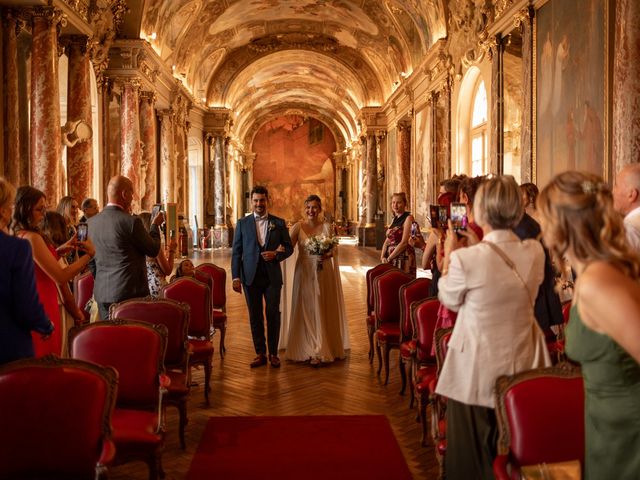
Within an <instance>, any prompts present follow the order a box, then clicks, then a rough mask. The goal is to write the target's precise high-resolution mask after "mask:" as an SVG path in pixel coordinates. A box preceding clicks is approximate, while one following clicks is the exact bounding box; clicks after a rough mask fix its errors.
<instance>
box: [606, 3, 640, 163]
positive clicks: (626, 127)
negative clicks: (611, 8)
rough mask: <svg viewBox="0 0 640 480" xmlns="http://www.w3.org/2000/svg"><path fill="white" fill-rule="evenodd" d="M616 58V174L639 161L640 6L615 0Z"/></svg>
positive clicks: (614, 77) (614, 158)
mask: <svg viewBox="0 0 640 480" xmlns="http://www.w3.org/2000/svg"><path fill="white" fill-rule="evenodd" d="M615 18H616V26H615V48H614V49H613V51H614V58H613V126H612V129H611V131H612V134H613V138H612V140H613V156H612V158H613V162H612V163H613V165H612V167H613V168H612V170H613V172H614V175H615V173H617V172H618V171H620V169H621V168H623V167H624V166H625V165H628V164H629V163H637V162H638V159H639V158H640V104H639V103H638V100H637V99H638V98H640V3H639V2H637V1H636V0H616V12H615Z"/></svg>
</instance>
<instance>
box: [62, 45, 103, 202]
mask: <svg viewBox="0 0 640 480" xmlns="http://www.w3.org/2000/svg"><path fill="white" fill-rule="evenodd" d="M67 52H68V56H69V75H68V92H69V95H68V96H69V98H68V101H67V120H68V121H69V122H74V121H76V120H83V121H84V122H86V123H87V124H89V125H91V77H90V72H89V68H91V66H90V62H89V55H88V53H87V38H86V37H81V36H77V37H76V36H74V37H70V38H68V41H67ZM95 134H96V133H95V132H94V135H95ZM92 147H93V145H92V143H91V142H90V141H88V142H78V143H76V144H75V145H74V146H69V147H67V191H68V192H69V195H71V196H72V197H74V198H75V199H76V200H77V201H78V202H81V201H82V199H84V198H87V197H92V196H93V195H92V193H91V192H92V189H91V187H92V180H93V148H92Z"/></svg>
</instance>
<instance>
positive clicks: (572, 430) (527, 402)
mask: <svg viewBox="0 0 640 480" xmlns="http://www.w3.org/2000/svg"><path fill="white" fill-rule="evenodd" d="M504 407H505V412H506V416H507V420H508V423H509V430H510V433H511V445H510V450H511V457H512V458H513V459H514V460H515V462H516V463H517V464H519V465H533V464H536V463H542V462H546V463H552V462H563V461H568V460H575V459H580V461H581V463H582V464H584V387H583V381H582V377H575V378H563V377H555V376H542V377H536V378H531V379H528V380H525V381H522V382H519V383H517V384H515V385H513V386H512V387H510V388H509V389H508V390H507V391H506V393H505V394H504Z"/></svg>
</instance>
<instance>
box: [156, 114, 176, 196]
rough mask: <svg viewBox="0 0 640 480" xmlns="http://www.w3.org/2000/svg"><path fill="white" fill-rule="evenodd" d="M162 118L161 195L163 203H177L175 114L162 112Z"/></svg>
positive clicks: (160, 115)
mask: <svg viewBox="0 0 640 480" xmlns="http://www.w3.org/2000/svg"><path fill="white" fill-rule="evenodd" d="M158 116H159V118H160V193H161V200H162V202H164V203H166V202H175V201H176V192H175V180H174V178H175V177H174V174H173V166H174V156H175V153H174V148H173V112H172V111H171V110H162V111H160V112H158Z"/></svg>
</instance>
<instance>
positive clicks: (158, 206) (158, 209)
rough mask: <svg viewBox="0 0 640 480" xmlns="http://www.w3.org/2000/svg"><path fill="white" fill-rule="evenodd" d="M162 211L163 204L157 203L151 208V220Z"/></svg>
mask: <svg viewBox="0 0 640 480" xmlns="http://www.w3.org/2000/svg"><path fill="white" fill-rule="evenodd" d="M161 211H162V204H161V203H156V204H155V205H154V206H153V208H152V209H151V221H152V222H153V219H154V218H156V217H157V216H158V214H159V213H160V212H161Z"/></svg>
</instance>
